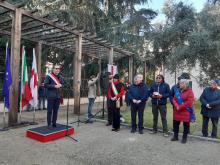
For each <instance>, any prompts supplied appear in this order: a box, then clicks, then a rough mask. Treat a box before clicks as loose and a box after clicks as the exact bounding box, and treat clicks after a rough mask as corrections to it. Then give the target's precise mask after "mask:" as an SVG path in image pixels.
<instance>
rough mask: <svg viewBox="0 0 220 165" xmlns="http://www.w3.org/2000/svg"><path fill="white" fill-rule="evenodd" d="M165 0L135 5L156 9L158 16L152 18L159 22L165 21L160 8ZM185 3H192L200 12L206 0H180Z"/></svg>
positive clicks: (151, 0)
mask: <svg viewBox="0 0 220 165" xmlns="http://www.w3.org/2000/svg"><path fill="white" fill-rule="evenodd" d="M165 1H166V0H149V2H148V4H145V5H142V6H137V8H143V7H144V8H151V9H153V10H156V11H157V12H158V16H157V17H156V18H155V19H154V20H153V23H154V22H161V21H165V16H164V15H163V14H162V8H163V5H164V2H165ZM179 1H181V0H174V2H177V3H178V2H179ZM182 2H184V3H185V4H188V5H190V4H192V6H193V7H194V8H195V9H196V11H197V12H200V11H201V10H202V8H203V7H204V5H205V3H206V2H207V0H182Z"/></svg>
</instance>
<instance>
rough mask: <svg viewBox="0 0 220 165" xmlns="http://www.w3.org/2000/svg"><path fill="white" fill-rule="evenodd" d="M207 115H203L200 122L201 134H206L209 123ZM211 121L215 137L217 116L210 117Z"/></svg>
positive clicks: (214, 136)
mask: <svg viewBox="0 0 220 165" xmlns="http://www.w3.org/2000/svg"><path fill="white" fill-rule="evenodd" d="M209 119H210V118H209V117H206V116H203V122H202V134H203V136H208V124H209ZM211 121H212V134H211V136H212V137H213V138H216V137H217V128H218V118H211Z"/></svg>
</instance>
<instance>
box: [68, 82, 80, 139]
mask: <svg viewBox="0 0 220 165" xmlns="http://www.w3.org/2000/svg"><path fill="white" fill-rule="evenodd" d="M66 89H67V106H66V136H67V137H69V138H71V139H72V140H74V141H76V142H78V140H77V139H75V138H73V137H72V136H70V135H69V134H68V128H69V99H70V90H71V89H70V87H69V85H68V86H67V88H66Z"/></svg>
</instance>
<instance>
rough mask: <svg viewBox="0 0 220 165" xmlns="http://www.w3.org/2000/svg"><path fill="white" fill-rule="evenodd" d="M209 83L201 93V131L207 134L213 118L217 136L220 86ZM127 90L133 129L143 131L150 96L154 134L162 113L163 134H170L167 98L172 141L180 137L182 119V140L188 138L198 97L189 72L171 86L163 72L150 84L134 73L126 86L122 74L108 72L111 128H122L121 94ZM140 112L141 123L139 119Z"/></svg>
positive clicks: (213, 133)
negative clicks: (120, 77)
mask: <svg viewBox="0 0 220 165" xmlns="http://www.w3.org/2000/svg"><path fill="white" fill-rule="evenodd" d="M209 85H210V86H208V87H207V88H205V89H204V91H203V93H202V95H201V97H200V102H201V114H202V115H203V124H202V134H203V136H204V137H207V136H208V122H209V119H211V121H212V126H213V127H212V134H211V137H212V138H216V137H217V125H218V118H219V117H220V90H219V89H218V88H217V81H216V80H211V81H209ZM124 93H126V94H125V95H126V97H125V101H126V103H127V105H129V106H130V108H131V133H135V132H136V131H137V129H138V132H139V133H140V134H143V128H144V127H143V122H144V110H145V106H146V101H147V100H148V99H149V97H150V98H151V103H152V114H153V129H152V132H151V133H152V134H156V133H157V131H158V130H157V124H158V116H159V114H160V117H161V121H162V126H163V136H165V137H167V136H169V135H168V127H167V117H166V116H167V100H168V99H169V100H170V102H171V104H172V107H173V132H174V135H173V137H172V138H171V141H177V140H179V136H178V134H179V125H180V123H181V122H182V123H183V136H182V140H181V142H182V143H186V142H187V137H188V134H189V132H190V122H194V121H195V111H194V109H193V103H194V101H195V98H194V94H193V90H192V88H191V85H190V77H189V75H188V74H182V75H181V76H180V77H178V83H177V84H175V85H174V86H173V87H172V88H171V89H170V86H169V85H168V84H167V83H166V82H165V80H164V76H163V75H157V76H156V79H155V81H154V83H153V84H152V85H151V87H150V88H148V87H147V85H146V84H145V83H144V82H143V75H141V74H138V75H136V76H135V77H134V83H133V84H131V85H130V86H129V87H125V86H124V85H123V84H122V83H121V82H120V81H119V75H117V74H116V75H114V76H112V75H110V76H109V85H108V94H107V107H108V123H107V124H106V125H107V126H109V125H112V131H119V130H120V107H121V106H122V103H123V102H122V96H123V94H124ZM137 116H138V124H137V122H136V119H137Z"/></svg>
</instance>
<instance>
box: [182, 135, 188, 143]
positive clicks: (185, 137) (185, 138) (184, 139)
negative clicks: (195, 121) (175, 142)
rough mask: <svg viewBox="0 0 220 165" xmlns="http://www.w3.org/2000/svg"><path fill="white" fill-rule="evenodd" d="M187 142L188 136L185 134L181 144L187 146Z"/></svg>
mask: <svg viewBox="0 0 220 165" xmlns="http://www.w3.org/2000/svg"><path fill="white" fill-rule="evenodd" d="M186 142H187V134H183V138H182V140H181V143H183V144H185V143H186Z"/></svg>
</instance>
